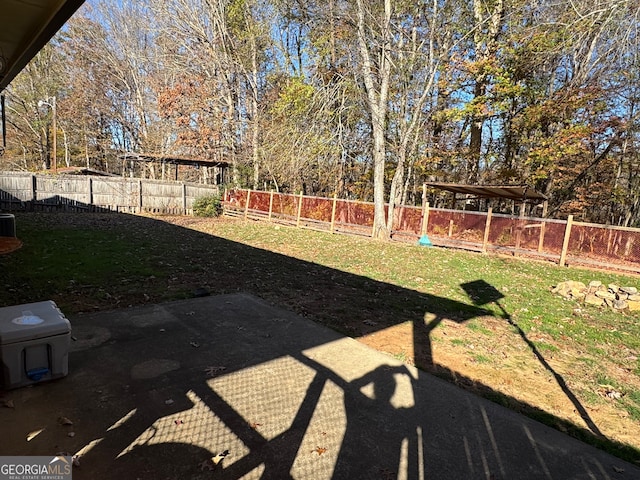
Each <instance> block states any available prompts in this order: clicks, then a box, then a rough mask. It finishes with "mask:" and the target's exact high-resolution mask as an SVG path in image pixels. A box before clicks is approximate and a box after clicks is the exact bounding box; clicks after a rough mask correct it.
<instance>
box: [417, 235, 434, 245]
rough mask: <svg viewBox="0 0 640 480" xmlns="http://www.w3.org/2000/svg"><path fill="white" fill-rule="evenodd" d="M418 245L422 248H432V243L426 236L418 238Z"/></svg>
mask: <svg viewBox="0 0 640 480" xmlns="http://www.w3.org/2000/svg"><path fill="white" fill-rule="evenodd" d="M418 245H421V246H423V247H433V243H431V240H429V237H428V236H427V235H422V236H421V237H420V240H418Z"/></svg>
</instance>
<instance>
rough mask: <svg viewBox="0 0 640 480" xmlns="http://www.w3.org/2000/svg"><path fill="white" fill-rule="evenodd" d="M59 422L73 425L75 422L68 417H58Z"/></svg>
mask: <svg viewBox="0 0 640 480" xmlns="http://www.w3.org/2000/svg"><path fill="white" fill-rule="evenodd" d="M58 423H59V424H60V425H73V422H72V421H71V420H69V419H68V418H67V417H58Z"/></svg>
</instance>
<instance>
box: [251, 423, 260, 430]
mask: <svg viewBox="0 0 640 480" xmlns="http://www.w3.org/2000/svg"><path fill="white" fill-rule="evenodd" d="M261 426H262V424H261V423H255V422H254V423H252V424H251V425H250V427H251V428H253V429H254V430H255V429H256V428H258V427H261Z"/></svg>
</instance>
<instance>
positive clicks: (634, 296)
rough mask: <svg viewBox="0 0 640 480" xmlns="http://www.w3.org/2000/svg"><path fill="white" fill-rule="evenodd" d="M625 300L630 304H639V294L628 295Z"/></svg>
mask: <svg viewBox="0 0 640 480" xmlns="http://www.w3.org/2000/svg"><path fill="white" fill-rule="evenodd" d="M627 300H631V301H632V302H640V294H639V293H636V294H634V295H629V297H628V298H627Z"/></svg>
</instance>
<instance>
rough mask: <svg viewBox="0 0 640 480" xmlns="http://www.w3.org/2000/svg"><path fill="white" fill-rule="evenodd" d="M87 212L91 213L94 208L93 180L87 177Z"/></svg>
mask: <svg viewBox="0 0 640 480" xmlns="http://www.w3.org/2000/svg"><path fill="white" fill-rule="evenodd" d="M87 180H88V181H87V210H89V211H91V210H92V208H91V207H92V206H93V178H91V177H87Z"/></svg>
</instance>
